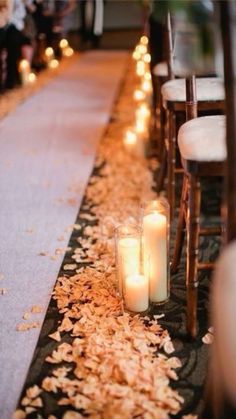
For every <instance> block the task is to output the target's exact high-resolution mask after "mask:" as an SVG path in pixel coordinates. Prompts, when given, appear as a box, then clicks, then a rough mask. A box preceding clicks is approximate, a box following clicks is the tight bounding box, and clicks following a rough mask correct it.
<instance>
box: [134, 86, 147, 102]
mask: <svg viewBox="0 0 236 419" xmlns="http://www.w3.org/2000/svg"><path fill="white" fill-rule="evenodd" d="M133 97H134V100H135V101H136V102H141V101H142V100H144V99H145V93H144V92H143V91H142V90H140V89H136V90H135V91H134V96H133Z"/></svg>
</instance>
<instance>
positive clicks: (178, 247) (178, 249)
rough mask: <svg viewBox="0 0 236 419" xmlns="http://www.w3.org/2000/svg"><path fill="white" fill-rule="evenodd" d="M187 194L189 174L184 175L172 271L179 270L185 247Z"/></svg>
mask: <svg viewBox="0 0 236 419" xmlns="http://www.w3.org/2000/svg"><path fill="white" fill-rule="evenodd" d="M187 195H188V178H187V175H184V178H183V186H182V193H181V199H180V210H179V217H178V224H177V230H176V239H175V248H174V255H173V260H172V263H171V273H176V272H177V270H178V266H179V263H180V258H181V253H182V249H183V244H184V236H185V226H186V222H185V209H186V202H187Z"/></svg>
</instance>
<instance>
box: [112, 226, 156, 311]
mask: <svg viewBox="0 0 236 419" xmlns="http://www.w3.org/2000/svg"><path fill="white" fill-rule="evenodd" d="M115 239H116V272H117V283H118V288H119V295H120V297H121V298H122V300H123V306H124V310H125V311H128V312H129V313H133V314H137V313H147V311H148V309H149V281H148V277H147V273H145V272H144V266H143V262H142V229H141V227H140V226H138V225H136V224H124V225H121V226H119V227H117V228H116V231H115Z"/></svg>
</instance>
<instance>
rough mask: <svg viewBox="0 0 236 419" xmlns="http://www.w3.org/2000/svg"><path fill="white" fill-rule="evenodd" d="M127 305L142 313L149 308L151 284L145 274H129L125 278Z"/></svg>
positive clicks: (132, 309) (130, 308) (135, 311)
mask: <svg viewBox="0 0 236 419" xmlns="http://www.w3.org/2000/svg"><path fill="white" fill-rule="evenodd" d="M124 299H125V306H126V308H127V309H128V310H130V311H132V312H134V313H142V312H144V311H146V310H147V309H148V303H149V284H148V278H146V277H145V276H144V275H139V274H135V275H129V276H127V277H126V278H125V290H124Z"/></svg>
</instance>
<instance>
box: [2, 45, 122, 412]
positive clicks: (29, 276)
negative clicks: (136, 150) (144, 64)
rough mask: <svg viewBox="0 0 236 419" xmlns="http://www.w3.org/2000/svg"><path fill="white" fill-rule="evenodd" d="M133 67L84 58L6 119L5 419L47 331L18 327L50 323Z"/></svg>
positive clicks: (109, 57) (105, 57)
mask: <svg viewBox="0 0 236 419" xmlns="http://www.w3.org/2000/svg"><path fill="white" fill-rule="evenodd" d="M126 62H127V54H126V53H123V52H90V53H87V54H84V55H83V56H82V57H80V58H78V61H76V62H74V63H73V64H72V65H71V66H70V67H69V68H68V69H67V70H66V71H65V72H64V73H63V74H62V75H60V76H59V77H57V78H56V79H54V80H53V81H52V82H50V84H48V85H47V87H45V88H43V89H42V90H41V91H40V92H39V93H37V94H36V95H35V96H32V97H31V98H30V99H28V100H27V101H26V102H25V103H24V104H23V105H21V106H19V107H18V108H17V109H16V110H15V111H14V112H13V113H12V114H10V115H9V116H7V117H6V118H5V119H3V120H2V121H0V196H1V204H0V418H1V419H11V417H12V412H13V410H14V408H15V406H16V403H17V400H18V397H19V395H20V392H21V390H22V386H23V383H24V380H25V378H26V374H27V370H28V368H29V365H30V362H31V359H32V356H33V352H34V349H35V345H36V343H37V339H38V337H39V333H40V328H36V329H31V330H29V331H25V332H20V331H16V327H17V325H18V324H20V323H23V322H26V320H23V318H22V316H23V315H24V313H25V312H29V311H30V310H31V308H32V306H33V305H39V306H41V307H42V308H43V312H42V313H38V314H37V313H35V314H33V313H31V315H30V318H29V319H28V320H27V322H40V323H42V322H43V319H44V316H45V313H46V309H47V306H48V303H49V300H50V294H51V292H52V289H53V286H54V283H55V281H56V277H57V274H58V271H59V268H60V265H61V263H62V260H63V256H64V254H61V255H57V256H56V258H55V251H56V249H58V248H65V247H66V246H67V243H68V240H69V237H70V234H71V232H70V231H69V229H68V226H70V225H72V224H73V223H74V221H75V218H76V215H77V212H78V208H79V205H80V203H81V199H82V197H83V193H84V189H85V186H86V183H87V181H88V178H89V175H90V173H91V170H92V168H93V163H94V157H95V153H96V146H97V144H98V141H99V138H100V137H101V135H102V131H103V129H104V127H105V126H106V124H107V122H108V119H109V116H110V110H111V106H112V103H113V100H114V98H115V94H116V93H117V88H118V86H119V82H120V81H121V77H122V75H123V72H124V68H125V65H126ZM42 252H43V253H42ZM40 253H41V255H40ZM44 253H45V255H44V256H43V254H44ZM5 289H6V293H5Z"/></svg>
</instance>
